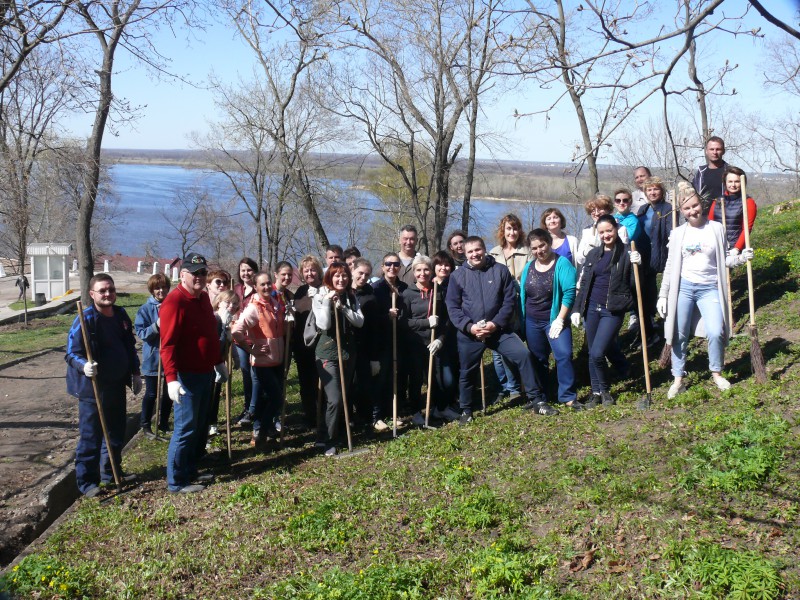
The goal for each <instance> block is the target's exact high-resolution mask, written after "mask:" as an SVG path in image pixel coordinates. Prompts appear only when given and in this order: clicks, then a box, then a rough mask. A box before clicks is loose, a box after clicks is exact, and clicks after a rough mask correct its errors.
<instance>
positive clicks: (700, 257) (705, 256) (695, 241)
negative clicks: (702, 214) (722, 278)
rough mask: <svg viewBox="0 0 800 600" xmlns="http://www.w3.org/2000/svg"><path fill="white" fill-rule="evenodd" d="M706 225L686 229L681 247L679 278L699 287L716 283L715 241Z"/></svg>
mask: <svg viewBox="0 0 800 600" xmlns="http://www.w3.org/2000/svg"><path fill="white" fill-rule="evenodd" d="M706 225H707V223H706V224H704V225H703V226H702V227H692V226H689V227H687V228H686V233H685V234H684V236H683V244H682V245H681V254H682V256H683V262H682V264H681V278H683V279H686V280H687V281H690V282H692V283H697V284H701V285H708V284H715V283H716V282H717V252H716V240H715V238H714V233H713V232H712V231H711V230H710V228H708V227H706Z"/></svg>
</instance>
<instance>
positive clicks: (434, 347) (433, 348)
mask: <svg viewBox="0 0 800 600" xmlns="http://www.w3.org/2000/svg"><path fill="white" fill-rule="evenodd" d="M442 345H443V344H442V340H433V341H432V342H431V343H430V344H428V352H430V353H431V356H435V355H436V353H437V352H438V351H439V350H441V349H442Z"/></svg>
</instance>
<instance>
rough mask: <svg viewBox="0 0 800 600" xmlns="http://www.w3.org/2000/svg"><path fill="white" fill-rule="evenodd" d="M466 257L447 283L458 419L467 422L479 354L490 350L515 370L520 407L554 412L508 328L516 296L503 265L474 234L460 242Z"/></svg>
mask: <svg viewBox="0 0 800 600" xmlns="http://www.w3.org/2000/svg"><path fill="white" fill-rule="evenodd" d="M464 251H465V255H466V261H465V262H464V266H463V268H461V269H457V270H456V271H454V272H453V274H452V275H450V283H449V284H448V287H447V298H446V300H445V302H446V304H447V310H448V313H449V316H450V320H451V321H452V323H453V325H454V326H455V328H456V331H457V332H458V333H457V334H456V335H457V344H458V357H459V360H460V362H461V372H460V375H459V381H458V384H459V404H460V405H461V412H462V414H461V419H460V423H461V424H462V425H465V424H466V423H469V422H470V421H471V420H472V392H473V390H474V388H475V379H476V377H477V376H478V372H479V369H480V362H481V360H482V358H483V352H484V350H485V349H486V348H490V349H491V350H494V351H496V352H498V353H499V354H500V355H501V356H503V358H505V359H506V360H508V361H510V362H511V363H513V364H514V365H515V366H516V367H517V369H518V370H519V373H520V376H521V379H522V384H523V386H524V387H525V394H526V395H527V398H528V404H527V405H526V408H529V409H532V410H534V411H535V412H537V413H538V414H541V415H555V414H558V411H557V410H556V409H554V408H552V407H551V406H550V405H549V404H548V403H547V401H546V399H545V396H544V394H543V393H542V387H541V385H540V384H539V382H538V381H537V380H536V374H535V372H534V370H533V365H532V363H531V357H530V353H529V352H528V349H527V348H526V347H525V344H523V343H522V340H521V339H519V337H518V336H517V335H516V334H515V333H513V331H511V322H512V317H513V315H514V311H515V310H516V309H517V306H516V303H517V294H516V288H515V286H514V278H513V277H512V276H511V272H510V271H509V270H508V268H507V267H506V266H505V265H501V264H499V263H497V262H496V261H495V259H494V258H493V257H491V256H488V255H487V254H486V244H485V243H484V241H483V239H482V238H480V237H478V236H470V237H468V238H467V239H466V240H465V241H464Z"/></svg>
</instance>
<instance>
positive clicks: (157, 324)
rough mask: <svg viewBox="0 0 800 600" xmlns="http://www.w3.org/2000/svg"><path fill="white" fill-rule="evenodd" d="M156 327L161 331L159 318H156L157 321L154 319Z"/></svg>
mask: <svg viewBox="0 0 800 600" xmlns="http://www.w3.org/2000/svg"><path fill="white" fill-rule="evenodd" d="M156 327H158V328H159V329H161V317H158V319H156Z"/></svg>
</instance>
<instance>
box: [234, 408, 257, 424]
mask: <svg viewBox="0 0 800 600" xmlns="http://www.w3.org/2000/svg"><path fill="white" fill-rule="evenodd" d="M236 424H237V425H239V427H249V426H250V425H252V424H253V415H251V414H250V412H249V411H244V412H243V413H242V414H241V415H239V418H238V419H237V420H236Z"/></svg>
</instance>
